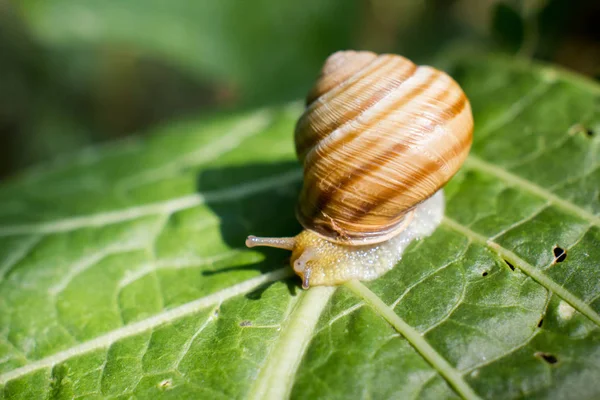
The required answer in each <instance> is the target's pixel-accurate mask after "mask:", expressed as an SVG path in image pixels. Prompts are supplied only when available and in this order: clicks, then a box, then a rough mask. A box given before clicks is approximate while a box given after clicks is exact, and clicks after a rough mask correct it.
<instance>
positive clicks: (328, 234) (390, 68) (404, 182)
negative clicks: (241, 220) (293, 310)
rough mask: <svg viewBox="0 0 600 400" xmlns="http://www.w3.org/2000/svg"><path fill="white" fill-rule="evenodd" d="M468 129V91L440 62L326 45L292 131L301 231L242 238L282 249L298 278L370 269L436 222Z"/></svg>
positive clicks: (384, 265) (361, 275)
mask: <svg viewBox="0 0 600 400" xmlns="http://www.w3.org/2000/svg"><path fill="white" fill-rule="evenodd" d="M472 131H473V117H472V113H471V107H470V104H469V101H468V99H467V98H466V96H465V94H464V93H463V91H462V89H461V88H460V86H459V85H458V84H457V83H456V82H455V81H454V80H453V79H452V78H451V77H450V76H448V75H447V74H445V73H444V72H441V71H438V70H436V69H434V68H431V67H426V66H425V67H424V66H416V65H415V64H414V63H412V62H411V61H409V60H407V59H406V58H404V57H401V56H397V55H390V54H384V55H379V56H378V55H376V54H374V53H371V52H354V51H344V52H337V53H334V54H333V55H331V56H330V57H329V58H328V59H327V61H326V62H325V65H324V67H323V69H322V71H321V76H320V77H319V79H318V80H317V83H316V84H315V86H314V87H313V89H312V90H311V92H310V93H309V95H308V96H307V107H306V110H305V112H304V113H303V115H302V116H301V117H300V119H299V121H298V123H297V125H296V131H295V136H294V139H295V144H296V153H297V155H298V158H299V159H300V161H301V162H302V164H303V166H304V184H303V187H302V191H301V193H300V199H299V202H298V206H297V209H296V216H297V218H298V221H299V222H300V224H301V225H302V226H303V227H304V228H305V231H303V232H302V233H300V234H299V235H298V236H296V237H295V238H279V239H274V238H256V237H254V236H250V237H249V238H248V240H247V241H246V244H247V245H248V246H249V247H253V246H261V245H264V246H272V247H280V248H285V249H288V250H291V251H292V258H291V264H292V267H293V268H294V271H295V272H296V273H297V274H298V275H299V276H301V277H302V281H303V286H304V287H305V288H308V287H309V286H310V285H335V284H340V283H343V282H345V281H347V280H350V279H360V280H371V279H375V278H377V277H378V276H381V275H382V274H383V273H385V272H387V271H388V270H389V269H391V268H393V266H394V265H395V264H396V263H397V262H398V261H399V259H400V258H401V256H402V252H403V251H404V249H405V248H406V246H408V244H409V243H410V242H411V241H412V240H414V239H417V238H420V237H424V236H428V235H430V234H431V233H432V232H433V231H434V230H435V228H436V227H437V225H439V223H440V222H441V219H442V217H443V208H444V201H443V193H442V190H441V188H442V187H443V186H444V185H445V184H446V183H447V182H448V181H449V180H450V178H451V177H452V176H453V175H454V174H455V173H456V172H457V171H458V170H459V169H460V166H461V165H462V163H463V162H464V160H465V158H466V157H467V155H468V152H469V149H470V147H471V141H472ZM436 193H437V194H436Z"/></svg>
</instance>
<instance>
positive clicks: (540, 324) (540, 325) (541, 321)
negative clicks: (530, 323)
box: [538, 318, 544, 328]
mask: <svg viewBox="0 0 600 400" xmlns="http://www.w3.org/2000/svg"><path fill="white" fill-rule="evenodd" d="M543 323H544V318H542V319H540V322H538V328H541V327H542V324H543Z"/></svg>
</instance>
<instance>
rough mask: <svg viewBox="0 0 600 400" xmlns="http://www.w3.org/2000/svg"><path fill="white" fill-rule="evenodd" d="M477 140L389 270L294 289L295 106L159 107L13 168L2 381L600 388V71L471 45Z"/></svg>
mask: <svg viewBox="0 0 600 400" xmlns="http://www.w3.org/2000/svg"><path fill="white" fill-rule="evenodd" d="M453 74H454V75H455V76H456V77H457V79H458V80H459V81H460V82H461V84H462V85H463V87H464V89H465V91H466V92H467V94H468V96H469V97H470V99H471V103H472V106H473V110H474V116H475V121H476V131H475V141H474V145H473V151H472V155H471V156H470V158H469V160H468V161H467V163H466V165H465V167H464V168H463V169H462V170H461V172H459V174H458V175H457V176H456V177H455V178H454V179H453V180H452V181H451V182H450V183H449V185H448V186H447V188H446V195H447V212H446V219H445V221H444V223H443V224H442V226H441V227H440V228H439V229H438V230H437V231H436V232H435V233H434V234H433V235H432V236H431V237H429V238H427V239H424V240H422V241H420V242H418V243H416V244H414V245H412V246H411V247H410V249H409V251H408V252H407V254H406V255H405V257H404V258H403V260H402V261H401V262H400V263H399V265H398V266H397V267H396V268H394V269H393V270H392V271H390V272H389V273H388V274H386V275H385V276H384V277H382V278H381V279H378V280H376V281H374V282H369V283H363V284H360V283H353V284H350V285H346V286H343V287H340V288H337V289H328V288H313V289H310V290H309V291H303V290H301V289H299V286H298V281H297V279H296V278H294V277H292V276H291V273H290V271H289V269H288V268H286V266H285V265H286V264H285V258H286V254H284V253H282V252H281V251H277V250H273V251H271V250H268V251H264V252H263V251H254V250H249V249H245V248H244V247H243V243H244V238H245V236H246V235H247V234H250V233H252V234H257V235H261V236H288V235H293V234H295V233H296V232H297V231H298V230H299V226H298V224H297V222H296V221H295V218H294V212H293V209H294V204H295V201H296V198H297V193H298V189H299V186H300V180H301V171H300V170H299V167H298V165H297V163H296V161H295V157H294V152H293V146H292V139H291V136H292V135H291V132H292V130H293V125H294V122H295V119H296V118H297V116H298V114H299V113H300V112H301V108H300V106H299V105H297V104H295V105H290V106H286V107H281V108H273V109H264V110H259V111H255V112H251V113H247V114H244V115H233V116H232V115H218V116H215V117H213V118H210V119H205V120H200V121H194V120H190V121H184V122H179V123H174V124H171V125H168V126H163V127H159V128H157V129H156V132H155V134H154V135H152V136H150V137H149V139H147V140H144V141H141V140H137V141H136V140H134V141H128V142H120V143H115V144H112V145H109V146H106V147H101V148H94V149H90V150H89V151H85V152H82V153H80V154H77V155H74V156H71V157H67V158H64V159H61V160H57V161H56V162H54V163H52V164H47V165H43V166H40V167H39V168H37V169H35V170H32V171H29V172H28V173H26V174H24V175H23V176H21V177H20V178H18V179H15V180H13V181H10V182H6V183H4V184H3V186H2V188H1V189H0V387H1V391H0V398H5V399H18V398H23V399H36V398H48V397H50V398H57V399H58V398H72V397H78V398H100V397H108V398H156V397H164V398H215V399H219V398H246V397H249V398H268V397H272V398H279V397H282V396H286V395H290V396H292V397H293V398H299V399H300V398H436V399H437V398H457V397H468V398H469V397H471V398H472V397H475V396H479V397H482V398H522V397H527V398H544V399H546V398H556V399H564V398H577V399H584V398H590V399H591V398H597V397H598V396H600V382H598V379H597V377H598V376H599V374H600V362H599V361H598V360H600V330H599V326H600V317H599V316H598V314H599V312H600V268H599V261H600V230H599V225H600V217H599V214H600V196H599V194H600V185H599V184H598V182H600V168H599V165H600V152H599V151H598V148H599V146H600V90H599V89H598V88H597V86H594V84H593V83H591V82H587V81H585V80H582V79H581V78H578V77H574V76H571V75H568V74H566V73H563V72H559V71H555V70H552V69H549V68H546V67H538V66H524V65H518V64H514V63H511V62H508V61H505V60H502V59H496V58H493V59H474V60H472V61H469V62H466V63H460V64H459V65H458V66H457V67H456V69H455V70H454V71H453Z"/></svg>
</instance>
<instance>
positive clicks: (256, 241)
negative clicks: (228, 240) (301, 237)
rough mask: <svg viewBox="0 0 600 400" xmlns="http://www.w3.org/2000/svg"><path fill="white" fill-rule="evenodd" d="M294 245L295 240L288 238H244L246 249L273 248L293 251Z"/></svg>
mask: <svg viewBox="0 0 600 400" xmlns="http://www.w3.org/2000/svg"><path fill="white" fill-rule="evenodd" d="M295 245H296V239H295V238H290V237H283V238H263V237H257V236H252V235H251V236H248V238H246V247H257V246H263V247H275V248H277V249H283V250H290V251H292V250H294V246H295Z"/></svg>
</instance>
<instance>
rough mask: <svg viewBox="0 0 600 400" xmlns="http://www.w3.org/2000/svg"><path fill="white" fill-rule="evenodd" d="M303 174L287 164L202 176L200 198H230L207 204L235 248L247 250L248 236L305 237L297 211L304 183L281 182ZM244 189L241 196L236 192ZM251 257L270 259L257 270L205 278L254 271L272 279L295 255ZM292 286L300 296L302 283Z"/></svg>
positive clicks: (293, 164) (265, 251) (279, 252)
mask: <svg viewBox="0 0 600 400" xmlns="http://www.w3.org/2000/svg"><path fill="white" fill-rule="evenodd" d="M299 168H300V167H299V166H298V163H297V162H295V161H287V162H286V161H284V162H273V163H257V164H248V165H240V166H227V167H221V168H212V169H206V170H204V171H203V172H202V173H200V175H199V176H198V181H197V189H198V191H199V192H200V193H203V194H205V195H206V194H207V193H221V194H223V193H226V195H224V196H216V197H215V198H212V196H211V195H208V196H207V203H206V204H207V206H208V207H210V209H211V210H212V211H213V212H214V213H215V215H217V216H218V217H219V221H220V222H219V223H220V231H221V236H222V238H223V240H224V242H225V243H226V244H227V245H228V246H229V247H230V248H233V249H242V248H244V247H245V241H246V237H247V236H248V235H256V236H267V237H284V236H294V235H296V234H298V232H300V230H301V226H300V224H299V223H298V222H297V221H296V217H295V214H294V208H295V205H296V201H297V198H298V193H299V191H300V188H301V181H300V179H282V183H279V181H278V177H285V176H290V174H291V173H293V171H299ZM265 182H269V183H267V184H265ZM238 189H239V194H238V193H237V192H236V191H237V190H238ZM248 251H253V252H260V253H262V254H263V255H264V259H263V260H262V261H260V262H256V263H251V264H244V265H236V266H225V267H223V268H216V269H215V270H212V271H205V272H204V273H203V274H205V275H215V274H222V273H228V272H231V271H239V270H249V269H253V270H258V271H260V272H261V273H266V272H270V271H273V270H276V269H279V268H282V267H283V266H287V265H288V260H289V254H288V253H286V252H283V251H282V250H278V249H271V248H256V249H253V250H248ZM289 282H290V283H289V284H288V285H289V286H290V293H292V294H294V293H295V287H296V286H297V285H298V284H299V282H298V281H297V280H296V279H293V280H290V281H289ZM268 286H269V285H265V286H264V287H261V288H260V289H258V290H256V291H254V292H252V293H250V294H249V295H248V296H249V298H260V296H261V294H262V292H263V291H264V290H266V288H267V287H268Z"/></svg>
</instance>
